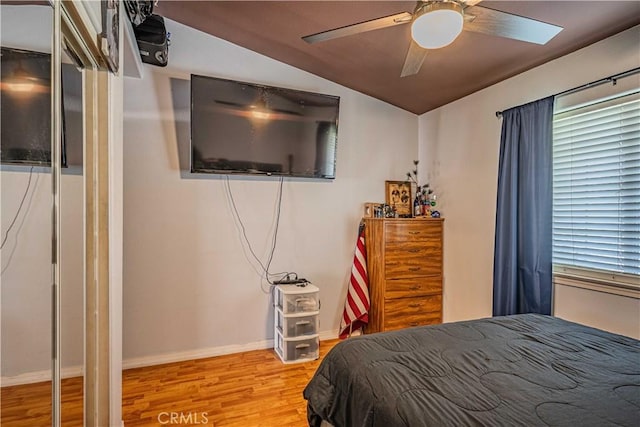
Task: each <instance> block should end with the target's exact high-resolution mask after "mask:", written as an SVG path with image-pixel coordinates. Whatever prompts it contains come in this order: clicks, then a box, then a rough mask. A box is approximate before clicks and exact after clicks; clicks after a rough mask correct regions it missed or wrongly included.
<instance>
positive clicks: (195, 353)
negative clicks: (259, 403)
mask: <svg viewBox="0 0 640 427" xmlns="http://www.w3.org/2000/svg"><path fill="white" fill-rule="evenodd" d="M318 335H319V337H320V340H321V341H323V340H332V339H336V338H338V334H337V332H336V331H321V332H319V333H318ZM268 348H273V340H272V339H270V340H263V341H254V342H251V343H247V344H240V345H225V346H220V347H209V348H201V349H198V350H191V351H180V352H175V353H165V354H158V355H153V356H144V357H135V358H131V359H125V360H123V361H122V369H123V370H124V369H134V368H143V367H145V366H155V365H164V364H166V363H175V362H184V361H185V360H195V359H206V358H208V357H215V356H224V355H226V354H234V353H243V352H245V351H253V350H265V349H268Z"/></svg>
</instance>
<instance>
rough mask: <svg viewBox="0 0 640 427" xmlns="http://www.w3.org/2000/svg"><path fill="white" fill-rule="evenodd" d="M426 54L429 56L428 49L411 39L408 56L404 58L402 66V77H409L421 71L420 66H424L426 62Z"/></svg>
mask: <svg viewBox="0 0 640 427" xmlns="http://www.w3.org/2000/svg"><path fill="white" fill-rule="evenodd" d="M425 56H427V49H423V48H421V47H420V46H419V45H418V43H416V42H414V41H413V40H411V44H410V45H409V51H408V52H407V57H406V58H405V60H404V66H403V67H402V73H401V74H400V77H407V76H413V75H414V74H418V71H420V67H422V63H423V62H424V58H425Z"/></svg>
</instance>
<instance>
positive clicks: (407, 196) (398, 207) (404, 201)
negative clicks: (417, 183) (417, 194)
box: [384, 181, 413, 218]
mask: <svg viewBox="0 0 640 427" xmlns="http://www.w3.org/2000/svg"><path fill="white" fill-rule="evenodd" d="M384 197H385V203H386V204H387V205H389V206H391V207H392V208H395V211H396V213H397V214H398V216H399V217H400V218H411V214H412V209H411V206H412V205H411V203H412V201H413V197H412V194H411V183H410V182H409V181H385V182H384Z"/></svg>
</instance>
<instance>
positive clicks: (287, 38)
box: [155, 0, 640, 114]
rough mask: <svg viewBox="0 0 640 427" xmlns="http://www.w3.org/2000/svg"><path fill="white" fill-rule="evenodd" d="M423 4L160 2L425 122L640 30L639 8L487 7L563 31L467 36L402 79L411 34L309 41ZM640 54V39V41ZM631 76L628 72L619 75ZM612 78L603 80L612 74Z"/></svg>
mask: <svg viewBox="0 0 640 427" xmlns="http://www.w3.org/2000/svg"><path fill="white" fill-rule="evenodd" d="M415 5H416V2H415V1H166V0H162V1H160V3H159V5H158V7H157V8H156V10H155V12H156V13H159V14H160V15H163V16H165V17H167V18H170V19H172V20H174V21H177V22H180V23H182V24H185V25H188V26H190V27H193V28H197V29H199V30H201V31H204V32H207V33H209V34H212V35H214V36H216V37H219V38H222V39H224V40H227V41H230V42H232V43H234V44H237V45H239V46H243V47H245V48H248V49H251V50H253V51H255V52H258V53H261V54H263V55H266V56H269V57H271V58H274V59H277V60H279V61H281V62H284V63H287V64H290V65H293V66H294V67H297V68H300V69H302V70H305V71H308V72H311V73H313V74H316V75H318V76H321V77H324V78H326V79H328V80H331V81H334V82H337V83H339V84H341V85H344V86H347V87H349V88H352V89H354V90H357V91H359V92H362V93H365V94H367V95H370V96H373V97H375V98H378V99H381V100H383V101H386V102H388V103H390V104H393V105H396V106H398V107H400V108H403V109H405V110H407V111H411V112H413V113H416V114H422V113H425V112H427V111H430V110H432V109H434V108H437V107H440V106H442V105H444V104H447V103H449V102H452V101H454V100H456V99H459V98H462V97H464V96H466V95H468V94H471V93H473V92H475V91H478V90H480V89H483V88H485V87H487V86H491V85H493V84H495V83H497V82H499V81H501V80H504V79H507V78H509V77H511V76H514V75H516V74H519V73H522V72H523V71H526V70H528V69H531V68H533V67H535V66H538V65H540V64H543V63H545V62H548V61H550V60H552V59H555V58H558V57H560V56H563V55H566V54H568V53H570V52H573V51H575V50H577V49H580V48H582V47H584V46H587V45H590V44H592V43H595V42H597V41H599V40H602V39H604V38H607V37H609V36H611V35H613V34H616V33H618V32H621V31H623V30H625V29H628V28H631V27H633V26H635V25H638V24H640V1H588V0H586V1H483V2H482V3H480V6H483V7H488V8H491V9H497V10H501V11H504V12H509V13H513V14H516V15H520V16H526V17H529V18H533V19H537V20H540V21H544V22H548V23H551V24H555V25H559V26H561V27H564V30H563V31H561V32H560V34H558V35H557V36H556V37H555V38H553V39H552V40H551V41H550V42H549V43H547V44H546V45H544V46H540V45H536V44H531V43H525V42H521V41H516V40H510V39H505V38H500V37H495V36H489V35H484V34H479V33H471V32H467V31H463V32H462V34H461V35H460V36H459V37H458V39H456V40H455V41H454V42H453V43H452V44H451V45H449V46H447V47H445V48H442V49H439V50H432V51H429V53H428V55H427V57H426V59H425V61H424V64H423V65H422V68H421V70H420V72H419V73H418V74H416V75H414V76H409V77H404V78H401V77H400V71H401V70H402V66H403V63H404V59H405V55H406V53H407V49H408V46H409V41H410V26H409V25H399V26H395V27H390V28H385V29H380V30H375V31H370V32H366V33H362V34H357V35H352V36H348V37H342V38H339V39H334V40H328V41H324V42H321V43H316V44H312V45H311V44H307V43H306V42H304V41H303V40H302V39H301V37H302V36H305V35H309V34H313V33H316V32H320V31H325V30H329V29H333V28H336V27H341V26H345V25H349V24H353V23H356V22H361V21H366V20H369V19H374V18H379V17H382V16H386V15H391V14H394V13H399V12H403V11H407V12H412V11H413V9H414V7H415ZM638 48H639V53H638V54H639V55H640V40H639V41H638ZM620 71H625V70H620ZM603 77H604V76H603Z"/></svg>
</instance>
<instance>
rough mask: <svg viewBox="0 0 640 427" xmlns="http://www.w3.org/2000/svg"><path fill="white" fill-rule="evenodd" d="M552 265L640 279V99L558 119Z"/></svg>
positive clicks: (625, 98)
mask: <svg viewBox="0 0 640 427" xmlns="http://www.w3.org/2000/svg"><path fill="white" fill-rule="evenodd" d="M553 263H554V264H555V265H562V266H569V267H578V268H580V267H582V268H586V269H595V270H604V271H607V272H619V273H628V274H632V275H640V97H639V96H638V94H637V93H636V94H633V95H627V96H623V97H619V98H616V99H613V100H611V99H609V100H607V101H605V102H601V103H596V104H592V105H588V106H584V107H581V108H576V109H573V110H570V111H566V112H561V113H558V114H555V115H554V121H553Z"/></svg>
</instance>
